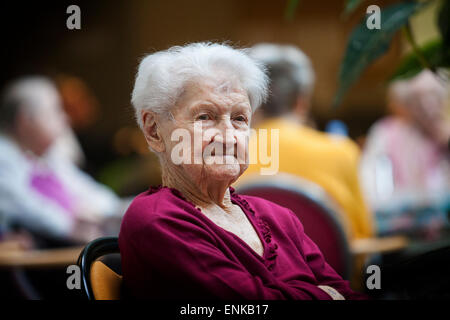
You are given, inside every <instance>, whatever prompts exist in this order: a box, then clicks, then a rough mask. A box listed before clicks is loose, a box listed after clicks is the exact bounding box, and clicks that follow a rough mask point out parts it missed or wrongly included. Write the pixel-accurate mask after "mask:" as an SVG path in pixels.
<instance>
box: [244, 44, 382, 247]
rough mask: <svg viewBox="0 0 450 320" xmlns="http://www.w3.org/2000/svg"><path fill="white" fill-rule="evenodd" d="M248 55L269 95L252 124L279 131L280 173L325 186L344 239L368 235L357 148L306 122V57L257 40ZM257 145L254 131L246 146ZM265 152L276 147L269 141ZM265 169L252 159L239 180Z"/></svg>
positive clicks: (309, 83)
mask: <svg viewBox="0 0 450 320" xmlns="http://www.w3.org/2000/svg"><path fill="white" fill-rule="evenodd" d="M250 55H251V56H252V57H253V58H255V59H257V60H259V61H260V62H262V63H264V64H265V65H266V66H267V68H268V72H269V77H270V90H269V92H270V95H269V99H268V101H267V102H266V103H264V104H263V105H262V106H261V108H260V109H259V110H258V111H257V114H255V118H256V119H255V122H254V127H255V128H256V130H260V129H266V130H268V134H267V135H268V136H270V131H271V130H273V129H278V130H279V172H281V173H282V172H285V173H290V174H294V175H297V176H300V177H302V178H305V179H307V180H310V181H312V182H314V183H316V184H318V185H319V186H321V187H322V188H323V189H325V191H326V192H327V193H328V194H329V195H330V196H331V197H332V198H333V200H334V201H336V203H337V204H338V205H339V207H340V208H341V211H342V213H341V217H340V220H341V221H340V222H341V223H342V225H343V227H344V228H345V229H346V230H347V232H348V236H349V239H354V238H366V237H371V236H372V235H373V233H374V230H373V228H374V226H373V223H372V216H371V213H370V212H369V211H368V209H367V206H366V204H365V202H364V199H363V197H362V192H361V190H360V187H359V180H358V165H359V148H358V146H357V145H356V144H355V143H354V142H352V141H351V140H350V139H348V138H346V137H345V136H340V135H329V134H326V133H323V132H320V131H318V130H315V129H312V128H309V127H308V126H307V125H306V123H307V121H308V115H309V110H310V104H311V97H312V92H313V84H314V70H313V69H312V66H311V63H310V60H309V58H308V57H307V56H306V55H305V54H304V53H303V52H302V51H301V50H300V49H298V48H296V47H294V46H289V45H275V44H258V45H256V46H254V47H253V48H251V50H250ZM256 143H257V142H256V136H255V135H254V136H253V137H252V139H251V140H250V146H252V144H256ZM258 148H260V147H258ZM256 149H257V148H256V147H255V148H253V149H252V148H251V149H250V150H256ZM268 150H269V151H270V150H272V151H273V150H275V149H273V145H271V144H270V143H269V146H268ZM264 151H265V150H263V152H264ZM258 152H259V153H260V152H261V150H259V151H258ZM265 167H266V165H265V164H263V163H262V161H261V159H258V163H256V164H252V163H251V164H250V166H249V168H248V170H247V171H246V173H245V174H244V175H243V177H242V179H241V182H244V181H245V180H246V179H250V178H251V177H252V176H255V175H260V172H261V169H264V168H265ZM268 178H270V176H268Z"/></svg>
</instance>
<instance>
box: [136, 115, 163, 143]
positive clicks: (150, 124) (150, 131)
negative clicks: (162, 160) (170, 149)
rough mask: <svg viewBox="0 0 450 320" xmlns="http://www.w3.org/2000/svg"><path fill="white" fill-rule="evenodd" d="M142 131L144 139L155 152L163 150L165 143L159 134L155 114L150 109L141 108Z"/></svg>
mask: <svg viewBox="0 0 450 320" xmlns="http://www.w3.org/2000/svg"><path fill="white" fill-rule="evenodd" d="M141 119H142V131H143V132H144V136H145V140H147V143H148V145H149V146H150V148H151V149H152V150H154V151H156V152H164V151H165V145H164V141H163V139H162V136H161V131H160V128H159V126H158V122H157V121H156V120H157V119H156V114H155V113H154V112H151V111H147V110H142V111H141Z"/></svg>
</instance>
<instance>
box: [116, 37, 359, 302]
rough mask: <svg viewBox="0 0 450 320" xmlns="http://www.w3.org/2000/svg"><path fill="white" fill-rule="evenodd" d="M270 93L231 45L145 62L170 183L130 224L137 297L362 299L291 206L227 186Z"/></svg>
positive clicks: (143, 84)
mask: <svg viewBox="0 0 450 320" xmlns="http://www.w3.org/2000/svg"><path fill="white" fill-rule="evenodd" d="M266 93H267V76H266V75H265V72H264V68H263V67H262V66H260V65H258V63H256V62H255V61H253V60H252V59H251V58H249V56H247V54H246V53H245V51H243V50H236V49H233V48H231V47H229V46H226V45H220V44H211V43H195V44H190V45H187V46H184V47H174V48H171V49H169V50H167V51H161V52H157V53H154V54H151V55H149V56H147V57H146V58H145V59H143V60H142V62H141V64H140V67H139V70H138V74H137V77H136V83H135V86H134V90H133V94H132V103H133V106H134V108H135V109H136V116H137V120H138V123H139V125H140V127H141V129H142V131H143V133H144V135H145V138H146V140H147V142H148V145H149V147H150V149H151V150H152V151H154V152H155V153H156V154H157V155H158V157H159V159H160V162H161V166H162V181H163V186H160V187H157V188H153V187H152V188H150V189H149V190H148V191H146V192H144V193H142V194H140V195H139V196H137V197H136V198H135V200H134V201H133V202H132V204H131V205H130V207H129V209H128V211H127V212H126V214H125V216H124V219H123V222H122V226H121V231H120V235H119V245H120V251H121V256H122V269H123V278H124V284H125V288H126V289H125V290H126V291H127V293H128V294H129V295H131V296H133V297H135V298H158V299H167V298H175V299H176V298H216V299H351V298H363V297H364V296H362V295H360V294H358V293H356V292H353V291H352V290H351V289H350V287H349V284H348V282H347V281H344V280H342V279H341V278H340V277H339V276H338V274H337V273H336V272H335V271H334V270H333V269H332V268H331V267H330V266H329V265H328V264H327V263H326V262H325V260H324V258H323V256H322V254H321V252H320V251H319V249H318V248H317V246H316V245H315V244H314V243H313V242H312V241H311V240H310V239H309V238H308V236H306V234H305V233H304V231H303V227H302V224H301V223H300V221H299V220H298V219H297V217H296V216H295V215H294V214H293V213H292V212H291V211H290V210H289V209H287V208H284V207H281V206H278V205H276V204H274V203H272V202H269V201H267V200H264V199H260V198H256V197H250V196H241V195H238V194H236V193H235V192H234V190H233V188H231V187H230V185H231V184H232V183H233V182H234V181H236V180H237V179H238V178H239V176H240V175H241V174H242V173H243V172H244V171H245V169H246V168H247V166H248V161H245V160H246V159H247V153H248V152H247V138H248V134H249V129H250V121H251V117H252V113H253V111H255V109H256V108H257V107H258V106H259V105H260V103H261V102H262V101H263V100H264V98H265V96H266ZM180 133H183V134H182V135H181V136H182V137H183V138H184V139H188V140H187V143H186V141H182V142H180V139H179V138H180ZM186 133H187V134H186ZM199 135H200V137H202V138H201V139H200V141H199V140H198V139H197V140H196V139H195V137H198V136H199ZM181 143H182V145H183V146H184V148H182V150H181V151H182V153H183V156H182V159H181V161H180V144H181ZM186 146H187V147H186ZM199 152H200V153H201V155H200V159H198V157H197V156H198V153H199ZM186 154H187V156H186ZM198 160H200V161H198Z"/></svg>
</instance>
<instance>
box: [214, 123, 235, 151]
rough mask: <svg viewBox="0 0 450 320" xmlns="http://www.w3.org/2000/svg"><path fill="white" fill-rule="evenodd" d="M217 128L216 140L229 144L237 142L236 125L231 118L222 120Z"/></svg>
mask: <svg viewBox="0 0 450 320" xmlns="http://www.w3.org/2000/svg"><path fill="white" fill-rule="evenodd" d="M217 129H218V130H217V133H216V135H215V136H214V141H215V142H220V143H222V144H227V145H229V144H231V145H234V144H236V143H237V140H236V135H235V130H234V127H233V125H232V124H231V121H230V120H229V119H225V120H223V121H220V123H219V125H218V127H217Z"/></svg>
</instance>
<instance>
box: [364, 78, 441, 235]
mask: <svg viewBox="0 0 450 320" xmlns="http://www.w3.org/2000/svg"><path fill="white" fill-rule="evenodd" d="M448 93H449V92H448V88H447V87H446V85H445V83H444V82H442V81H441V80H440V79H439V78H438V77H437V76H436V75H435V74H433V73H432V72H431V71H428V70H424V71H422V72H421V73H419V74H418V75H417V76H415V77H414V78H412V79H409V80H397V81H395V82H393V83H392V84H391V85H390V87H389V90H388V97H387V100H388V107H389V109H390V111H391V115H390V116H388V117H386V118H383V119H381V120H379V121H377V122H376V123H375V124H374V125H373V126H372V127H371V129H370V131H369V135H368V137H367V140H366V145H365V148H364V153H363V157H362V163H361V171H362V174H361V178H362V184H363V186H364V190H365V193H366V197H367V199H368V200H369V202H370V205H371V206H372V208H373V209H374V210H375V211H377V212H379V213H380V215H379V219H380V218H381V217H384V216H386V220H384V219H383V220H379V222H380V223H379V225H380V230H379V232H381V233H385V232H396V231H412V232H415V231H419V232H421V231H425V232H426V234H428V236H432V237H436V236H437V235H438V234H439V230H440V229H441V228H442V227H443V226H445V225H446V224H447V222H446V221H447V218H446V214H445V212H446V210H449V209H450V154H449V150H448V141H449V138H450V112H449V105H448V101H449V100H448V99H449V96H448ZM422 209H426V210H425V212H429V213H428V216H427V217H426V216H423V217H421V218H420V220H419V221H416V219H415V217H414V215H398V214H399V213H401V212H404V213H405V214H406V213H408V212H414V211H415V210H417V211H420V210H422ZM383 212H384V213H385V214H382V213H383ZM433 212H434V213H433ZM386 213H390V215H386ZM396 216H397V218H398V221H397V222H395V221H394V220H392V218H396ZM420 216H421V215H418V217H420Z"/></svg>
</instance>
